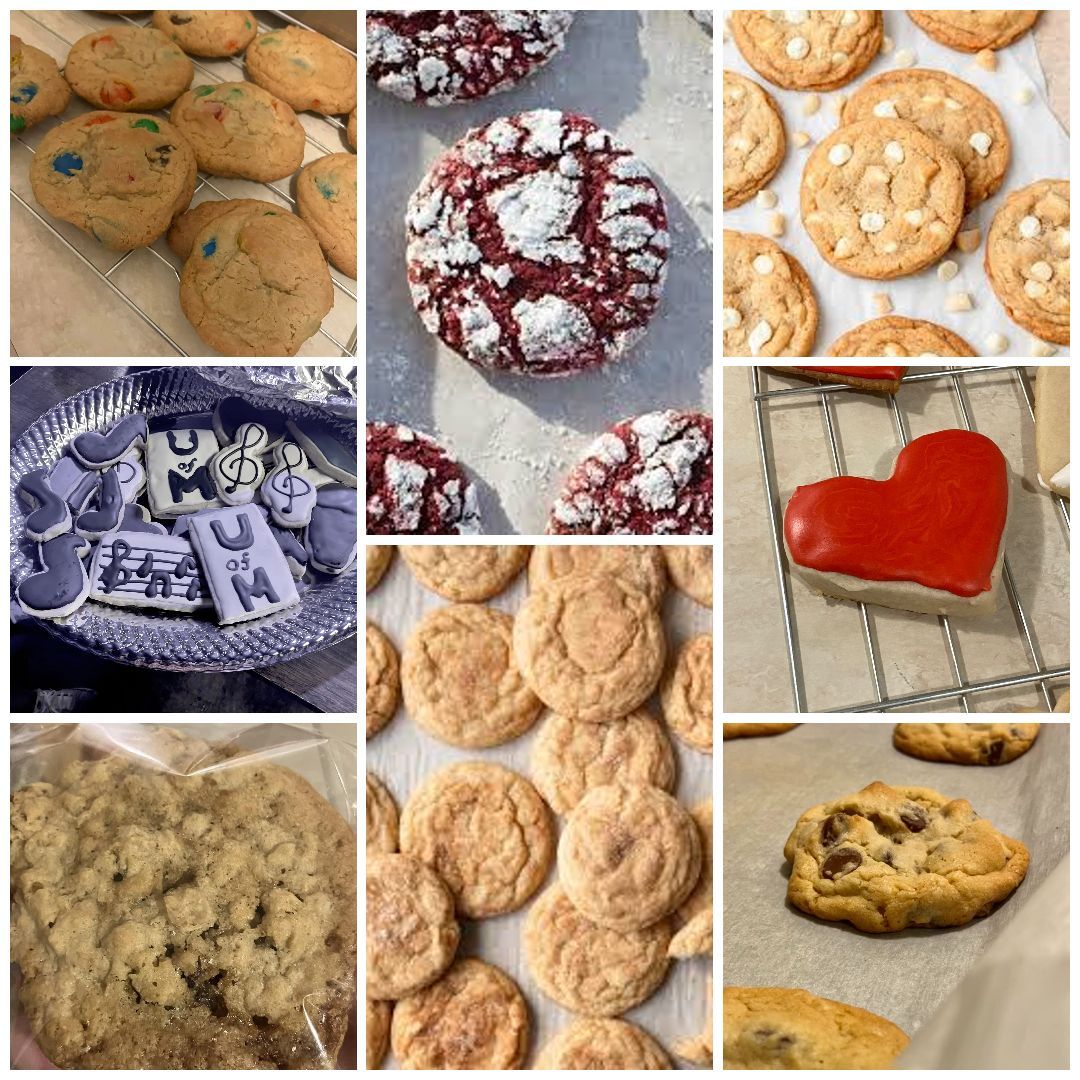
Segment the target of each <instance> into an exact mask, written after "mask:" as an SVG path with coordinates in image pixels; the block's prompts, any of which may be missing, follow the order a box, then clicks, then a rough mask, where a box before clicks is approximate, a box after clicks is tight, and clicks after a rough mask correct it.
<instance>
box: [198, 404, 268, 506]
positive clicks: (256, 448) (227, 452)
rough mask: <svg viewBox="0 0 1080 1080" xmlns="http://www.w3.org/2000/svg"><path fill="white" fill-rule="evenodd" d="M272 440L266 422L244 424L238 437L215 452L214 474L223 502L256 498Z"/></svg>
mask: <svg viewBox="0 0 1080 1080" xmlns="http://www.w3.org/2000/svg"><path fill="white" fill-rule="evenodd" d="M215 437H216V436H215ZM269 441H270V437H269V435H268V434H267V432H266V428H264V427H263V426H262V424H256V423H253V422H251V423H246V424H241V425H240V427H238V428H237V429H236V438H235V439H234V441H233V442H232V443H230V445H228V446H226V447H225V448H224V449H222V450H219V451H218V452H217V453H216V454H215V455H214V458H213V460H212V461H211V462H210V478H211V480H213V482H214V488H215V490H216V491H217V493H218V498H219V499H221V501H222V502H223V503H226V504H227V505H229V506H243V505H244V504H245V503H249V502H251V501H252V500H253V499H254V498H255V491H256V489H257V488H258V486H259V485H260V484H261V483H262V482H263V478H264V477H265V476H266V466H265V465H264V464H263V461H262V453H263V450H264V449H265V448H266V444H267V443H268V442H269Z"/></svg>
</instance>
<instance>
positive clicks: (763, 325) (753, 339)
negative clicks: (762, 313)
mask: <svg viewBox="0 0 1080 1080" xmlns="http://www.w3.org/2000/svg"><path fill="white" fill-rule="evenodd" d="M772 335H773V328H772V327H771V326H770V325H769V324H768V323H767V322H766V321H765V320H764V319H762V320H761V322H759V323H758V324H757V326H755V327H754V329H753V330H751V331H750V336H749V337H748V338H747V339H746V343H747V344H748V345H749V346H750V355H751V356H757V355H758V353H759V352H760V351H761V347H762V346H763V345H767V344H768V343H769V342H770V341H771V340H772Z"/></svg>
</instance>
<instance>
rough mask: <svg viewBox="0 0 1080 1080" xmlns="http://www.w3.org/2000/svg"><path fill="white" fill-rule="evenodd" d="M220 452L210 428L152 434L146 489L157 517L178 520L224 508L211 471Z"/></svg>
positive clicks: (148, 443)
mask: <svg viewBox="0 0 1080 1080" xmlns="http://www.w3.org/2000/svg"><path fill="white" fill-rule="evenodd" d="M218 449H219V447H218V441H217V436H216V435H215V434H214V433H213V431H210V430H209V429H207V428H186V429H184V428H170V429H168V430H166V431H154V432H151V434H150V437H149V439H148V441H147V444H146V488H147V493H148V496H149V499H150V510H151V512H152V513H153V515H154V517H156V518H173V517H179V516H180V515H181V514H189V513H194V512H195V511H197V510H205V509H207V508H208V507H213V506H220V505H221V500H220V499H218V497H217V491H216V490H215V489H214V481H213V480H212V479H211V476H210V468H209V467H210V462H211V461H212V460H213V458H214V455H215V454H216V453H217V452H218Z"/></svg>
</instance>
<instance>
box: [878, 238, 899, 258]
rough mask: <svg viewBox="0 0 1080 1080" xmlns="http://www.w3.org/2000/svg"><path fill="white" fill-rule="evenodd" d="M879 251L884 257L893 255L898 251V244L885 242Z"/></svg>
mask: <svg viewBox="0 0 1080 1080" xmlns="http://www.w3.org/2000/svg"><path fill="white" fill-rule="evenodd" d="M881 250H882V252H883V253H884V254H886V255H895V254H896V253H897V252H898V251H899V250H900V244H899V242H898V241H896V240H887V241H886V242H885V243H884V244H882V246H881Z"/></svg>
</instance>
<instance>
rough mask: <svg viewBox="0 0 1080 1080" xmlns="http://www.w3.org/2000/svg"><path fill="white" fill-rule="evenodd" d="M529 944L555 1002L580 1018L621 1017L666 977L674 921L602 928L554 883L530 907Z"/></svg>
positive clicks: (537, 975)
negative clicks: (622, 928)
mask: <svg viewBox="0 0 1080 1080" xmlns="http://www.w3.org/2000/svg"><path fill="white" fill-rule="evenodd" d="M523 942H524V946H525V960H526V962H527V963H528V965H529V971H530V972H531V974H532V977H533V978H534V979H535V980H536V982H537V985H539V987H540V989H541V990H542V991H543V992H544V993H545V994H547V996H548V997H549V998H551V999H552V1001H557V1002H558V1003H559V1004H560V1005H561V1006H562V1007H563V1008H564V1009H569V1010H570V1011H571V1012H573V1013H577V1014H578V1015H579V1016H619V1015H621V1014H622V1013H624V1012H626V1011H627V1010H628V1009H632V1008H633V1007H634V1006H635V1005H639V1004H640V1003H641V1002H643V1001H645V999H646V998H648V997H650V996H651V995H652V994H653V992H654V991H655V990H656V988H657V987H658V986H659V985H660V984H661V983H662V982H663V981H664V975H665V974H666V973H667V969H668V963H669V961H668V955H667V950H668V945H669V943H670V942H671V925H670V923H669V921H668V920H667V919H661V920H660V921H659V922H657V923H654V924H653V925H652V926H649V927H647V928H645V929H642V930H626V931H619V930H612V929H609V928H608V927H604V926H599V925H598V924H597V923H594V922H592V921H591V920H589V919H587V918H585V916H584V915H582V914H581V912H580V911H578V909H577V908H576V907H574V905H573V904H572V903H571V902H570V899H569V898H568V897H567V895H566V892H565V891H564V889H563V887H562V886H561V885H552V886H551V888H550V889H548V890H547V892H545V893H544V894H543V896H541V897H540V899H539V900H537V901H536V903H535V904H533V906H532V907H531V908H530V909H529V914H528V917H527V918H526V920H525V930H524V934H523Z"/></svg>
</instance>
